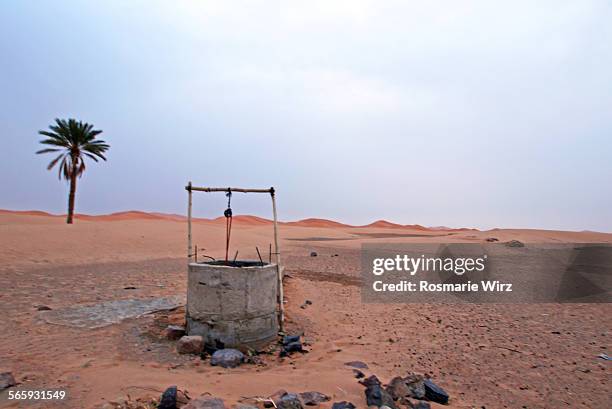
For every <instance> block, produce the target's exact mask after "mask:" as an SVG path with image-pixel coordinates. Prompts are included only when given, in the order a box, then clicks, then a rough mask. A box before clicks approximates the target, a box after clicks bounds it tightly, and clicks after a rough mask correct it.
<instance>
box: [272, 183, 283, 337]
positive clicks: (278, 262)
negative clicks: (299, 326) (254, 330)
mask: <svg viewBox="0 0 612 409" xmlns="http://www.w3.org/2000/svg"><path fill="white" fill-rule="evenodd" d="M274 193H275V191H274V188H273V187H271V188H270V196H272V213H273V215H274V254H275V255H276V275H277V280H278V324H279V327H280V330H281V332H282V331H283V330H284V322H285V304H284V299H285V297H284V294H283V270H282V268H281V259H280V250H279V248H278V223H277V219H276V197H275V194H274Z"/></svg>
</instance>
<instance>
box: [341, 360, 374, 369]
mask: <svg viewBox="0 0 612 409" xmlns="http://www.w3.org/2000/svg"><path fill="white" fill-rule="evenodd" d="M344 365H346V366H352V367H353V368H359V369H368V364H366V363H365V362H361V361H350V362H345V363H344Z"/></svg>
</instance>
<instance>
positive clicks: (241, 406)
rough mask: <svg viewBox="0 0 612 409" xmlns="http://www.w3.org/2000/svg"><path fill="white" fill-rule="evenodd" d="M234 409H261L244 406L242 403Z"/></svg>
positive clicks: (233, 408)
mask: <svg viewBox="0 0 612 409" xmlns="http://www.w3.org/2000/svg"><path fill="white" fill-rule="evenodd" d="M232 409H259V408H258V407H257V406H253V405H244V404H242V403H239V404H237V405H234V406H232Z"/></svg>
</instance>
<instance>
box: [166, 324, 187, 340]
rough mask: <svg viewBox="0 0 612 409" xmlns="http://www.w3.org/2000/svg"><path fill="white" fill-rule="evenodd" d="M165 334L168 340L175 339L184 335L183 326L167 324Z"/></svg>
mask: <svg viewBox="0 0 612 409" xmlns="http://www.w3.org/2000/svg"><path fill="white" fill-rule="evenodd" d="M165 335H166V338H167V339H169V340H170V341H176V340H177V339H180V338H181V337H183V336H184V335H185V327H182V326H180V325H168V326H167V327H166V330H165Z"/></svg>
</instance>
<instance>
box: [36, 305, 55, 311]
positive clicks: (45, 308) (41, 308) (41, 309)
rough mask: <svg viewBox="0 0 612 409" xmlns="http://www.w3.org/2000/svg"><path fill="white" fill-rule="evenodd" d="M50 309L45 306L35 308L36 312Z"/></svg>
mask: <svg viewBox="0 0 612 409" xmlns="http://www.w3.org/2000/svg"><path fill="white" fill-rule="evenodd" d="M51 309H52V308H51V307H49V306H46V305H37V306H36V310H37V311H51Z"/></svg>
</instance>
